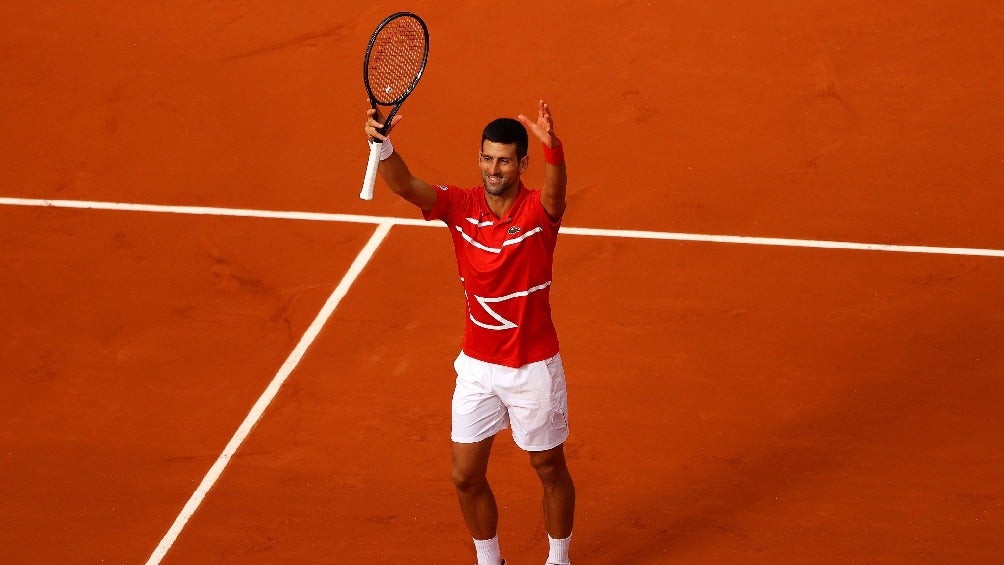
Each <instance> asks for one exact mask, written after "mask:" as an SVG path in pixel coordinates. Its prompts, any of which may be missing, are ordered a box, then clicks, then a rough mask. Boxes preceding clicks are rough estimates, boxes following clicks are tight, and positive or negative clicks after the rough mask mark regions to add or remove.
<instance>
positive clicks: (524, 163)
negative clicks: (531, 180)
mask: <svg viewBox="0 0 1004 565" xmlns="http://www.w3.org/2000/svg"><path fill="white" fill-rule="evenodd" d="M529 166H530V156H529V155H523V158H522V159H520V160H519V171H520V172H523V171H525V170H526V168H527V167H529Z"/></svg>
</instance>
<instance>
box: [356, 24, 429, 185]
mask: <svg viewBox="0 0 1004 565" xmlns="http://www.w3.org/2000/svg"><path fill="white" fill-rule="evenodd" d="M428 60H429V28H428V27H426V25H425V22H424V21H422V18H420V17H418V16H416V15H415V14H412V13H411V12H397V13H394V14H391V15H389V16H387V17H386V18H385V19H384V20H383V21H382V22H380V25H378V26H377V28H376V31H374V32H373V35H372V36H370V42H369V45H367V46H366V57H365V58H364V59H363V84H364V85H365V86H366V95H367V96H369V99H370V106H372V107H373V109H374V110H377V114H379V113H380V111H379V109H378V108H377V107H378V106H393V109H392V110H391V111H390V114H388V115H387V118H386V119H385V120H384V121H383V123H384V127H383V128H380V130H378V131H379V132H380V133H381V134H384V133H386V131H387V128H388V127H389V126H390V123H391V120H393V119H394V115H395V114H397V111H398V110H399V109H400V108H401V105H402V104H404V101H405V99H406V98H408V96H409V95H411V93H412V92H413V91H414V90H415V87H416V86H418V80H419V79H420V78H422V72H423V71H424V70H425V63H426V61H428ZM374 141H375V142H376V143H373V144H372V145H370V157H369V162H368V163H367V165H366V176H365V177H363V188H362V190H361V191H360V192H359V198H362V199H363V200H372V199H373V186H374V185H375V184H376V174H377V167H378V166H379V165H380V146H381V145H380V144H381V143H382V141H381V140H379V139H376V140H374Z"/></svg>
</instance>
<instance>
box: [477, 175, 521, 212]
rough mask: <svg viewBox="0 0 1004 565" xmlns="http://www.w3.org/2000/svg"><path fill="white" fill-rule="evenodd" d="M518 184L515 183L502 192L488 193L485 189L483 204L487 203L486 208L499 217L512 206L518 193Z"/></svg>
mask: <svg viewBox="0 0 1004 565" xmlns="http://www.w3.org/2000/svg"><path fill="white" fill-rule="evenodd" d="M519 189H520V185H519V184H515V185H513V186H511V187H510V188H509V190H506V191H505V192H503V193H502V194H498V195H495V194H488V192H487V191H485V204H487V205H488V209H489V210H491V211H492V214H493V215H494V216H495V217H496V218H499V219H501V218H502V217H503V216H505V215H506V212H508V211H509V208H512V205H513V203H514V202H516V197H517V196H518V195H519Z"/></svg>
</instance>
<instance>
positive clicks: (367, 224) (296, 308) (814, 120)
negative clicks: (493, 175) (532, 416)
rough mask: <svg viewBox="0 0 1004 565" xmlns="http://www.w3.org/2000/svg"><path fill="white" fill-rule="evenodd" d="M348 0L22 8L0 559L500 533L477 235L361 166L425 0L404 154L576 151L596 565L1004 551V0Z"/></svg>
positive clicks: (561, 278) (577, 381) (223, 559)
mask: <svg viewBox="0 0 1004 565" xmlns="http://www.w3.org/2000/svg"><path fill="white" fill-rule="evenodd" d="M349 4H350V3H338V2H319V1H313V0H310V1H306V0H305V1H298V2H279V1H268V2H216V1H212V2H207V1H190V2H189V1H185V2H163V3H148V2H139V3H133V2H124V1H123V2H100V1H91V2H84V3H77V4H76V5H74V6H72V7H71V6H69V5H60V4H59V3H55V4H52V3H44V5H43V3H39V2H24V1H13V2H7V3H4V4H3V5H2V6H0V31H2V37H3V39H2V40H0V75H2V77H3V79H2V83H0V107H2V109H3V118H2V120H0V164H2V165H0V198H2V200H0V265H2V268H0V367H2V378H0V424H2V425H0V492H2V496H0V563H11V564H27V563H32V564H34V563H88V564H89V563H157V562H163V563H170V564H189V563H207V564H208V563H240V564H245V563H269V564H274V563H289V564H303V563H323V564H339V565H340V564H349V565H354V564H362V565H368V564H384V563H428V564H461V565H469V564H470V563H473V562H474V555H473V549H472V547H471V544H470V539H469V537H468V535H467V533H466V530H465V528H464V526H463V523H462V520H461V518H460V514H459V510H458V507H457V503H456V499H455V494H454V490H453V485H452V484H451V482H450V477H449V398H450V394H451V391H452V387H453V378H454V375H453V373H452V366H451V363H452V360H453V358H454V357H455V355H456V353H457V351H458V348H459V344H460V339H461V332H462V329H463V322H464V312H463V295H462V291H461V287H460V285H459V283H458V281H457V279H456V268H455V265H454V260H453V255H452V251H451V248H450V241H449V236H448V234H447V232H446V230H445V229H444V228H443V227H442V226H441V225H438V224H429V225H420V224H421V223H420V222H413V221H412V220H415V219H417V218H418V214H417V212H416V210H414V209H413V208H412V207H411V206H410V205H408V204H406V203H403V202H399V201H398V200H397V199H396V198H395V197H394V196H393V195H392V194H390V193H389V191H387V189H386V187H385V186H384V185H383V184H382V182H381V183H379V184H378V186H377V197H376V199H375V200H374V201H372V202H363V201H360V200H359V199H358V197H357V194H358V190H359V184H360V182H361V179H362V175H363V172H364V169H365V159H366V154H367V148H366V145H365V143H364V140H363V135H362V123H363V117H364V116H363V113H364V110H365V108H366V107H367V105H366V101H365V94H364V92H363V90H362V85H361V70H360V67H361V59H362V54H363V50H364V48H365V44H366V41H367V39H368V38H369V34H370V32H371V31H372V29H373V28H374V26H375V25H376V24H377V22H379V21H380V20H381V19H382V18H383V17H384V16H385V15H387V14H389V13H391V12H393V11H395V10H397V9H401V8H406V9H412V10H414V11H416V12H418V13H419V14H420V15H422V16H423V17H424V18H425V19H426V21H427V22H428V24H429V27H430V29H431V33H432V41H431V46H432V53H431V57H430V64H429V67H428V69H427V70H426V75H425V77H424V78H423V79H422V83H421V84H420V86H419V88H418V91H417V92H416V94H415V95H414V96H413V97H412V98H411V99H409V100H408V102H407V104H406V105H405V107H404V109H403V110H402V112H401V113H402V115H404V116H405V119H404V120H403V121H402V122H401V124H400V127H399V128H398V129H397V130H395V133H394V141H395V145H396V146H397V148H398V150H399V151H401V153H402V154H403V155H404V156H405V157H406V158H407V160H408V162H409V164H410V165H411V167H412V169H413V171H415V172H416V174H418V175H419V176H421V177H422V178H424V179H426V180H428V181H432V182H449V183H453V184H460V185H466V186H471V185H474V184H476V183H477V182H479V177H478V176H477V169H476V162H475V156H476V153H475V152H476V149H477V140H478V135H479V134H480V130H481V128H482V127H483V125H484V123H486V122H487V121H488V120H490V119H491V118H494V117H497V116H514V115H515V114H516V113H520V112H522V113H533V112H535V111H536V102H537V100H538V98H544V99H546V100H547V101H548V102H549V103H550V104H551V106H552V108H553V111H554V115H555V120H556V124H557V133H558V134H559V135H560V136H561V138H562V139H563V141H564V143H565V146H566V153H567V155H568V160H569V175H570V185H569V208H568V211H567V213H566V216H565V220H564V225H565V227H566V228H569V229H567V230H566V233H565V234H563V235H562V236H561V237H560V238H559V244H558V251H557V255H556V275H555V277H556V278H555V281H554V287H553V291H552V300H553V307H554V313H555V318H556V323H557V324H558V330H559V336H560V338H561V342H562V350H563V356H564V359H565V364H566V368H567V370H568V373H569V375H568V377H569V395H570V403H571V425H572V437H571V439H570V440H569V442H568V444H567V446H566V450H567V453H568V454H569V459H570V465H571V469H572V472H573V475H574V476H575V479H576V483H577V487H578V495H579V504H578V507H577V516H576V526H575V536H574V542H573V546H572V558H573V561H574V562H575V563H576V564H577V565H582V564H593V565H625V564H628V565H634V564H662V563H667V564H669V563H764V564H777V563H966V564H974V563H999V562H1001V561H1004V537H1002V534H1001V532H1002V531H1004V479H1002V475H1001V469H1002V468H1004V411H1002V410H1001V406H1002V405H1004V353H1002V347H1001V344H1002V343H1004V298H1002V297H1004V293H1002V286H1004V251H1002V249H1004V222H1002V221H1001V213H1002V210H1004V191H1002V190H1001V189H1002V187H1004V133H1002V132H1004V111H1002V109H1004V72H1002V71H1004V7H1002V6H1001V5H1000V4H998V3H995V2H956V3H947V2H944V3H933V4H938V5H937V6H930V5H929V4H932V3H915V2H891V3H889V2H863V1H853V2H841V3H832V2H816V1H810V2H750V3H724V2H708V3H704V2H640V1H639V2H632V1H620V2H584V3H576V2H564V1H561V2H548V3H546V4H542V5H539V6H532V5H529V4H527V5H524V4H522V3H514V2H500V3H495V4H484V3H480V2H451V3H446V2H442V3H438V2H429V1H423V2H413V3H411V4H409V5H407V6H402V5H397V4H390V3H382V2H376V3H368V4H365V3H364V4H353V5H352V6H353V7H349V6H348V5H349ZM918 4H922V5H918ZM530 158H531V167H530V169H531V170H530V173H529V175H528V178H527V181H528V183H529V184H530V185H533V186H536V185H538V184H539V182H540V180H541V176H542V174H541V162H542V157H541V155H540V150H539V148H538V147H534V146H533V145H531V152H530ZM132 205H153V206H154V207H144V206H132ZM196 207H200V208H196ZM274 212H303V213H312V214H313V215H310V214H275V213H274ZM828 242H839V244H831V243H828ZM256 403H257V404H256ZM242 423H243V424H244V425H243V427H242ZM234 438H238V439H239V440H242V441H237V442H236V443H235V441H234ZM493 457H494V459H493V462H492V467H491V470H490V479H491V480H492V482H493V486H494V490H495V493H496V496H497V498H498V500H499V505H500V508H501V513H502V519H501V525H500V538H501V542H502V547H503V553H504V554H505V556H506V557H507V558H508V560H509V563H510V565H524V564H533V563H538V564H539V563H542V562H543V559H544V557H545V556H546V553H547V550H546V540H545V538H544V532H543V526H542V518H541V512H540V502H539V499H540V488H539V484H538V482H537V480H536V478H535V476H534V475H533V472H532V470H531V469H530V468H529V466H528V464H527V457H526V455H525V454H524V453H522V452H520V451H519V450H518V449H517V448H515V447H514V446H513V444H512V441H511V439H510V438H509V437H508V434H507V433H504V434H503V436H502V437H501V438H500V440H499V441H498V442H496V447H495V453H494V455H493ZM209 479H212V480H209ZM207 481H208V482H207ZM189 515H190V517H189Z"/></svg>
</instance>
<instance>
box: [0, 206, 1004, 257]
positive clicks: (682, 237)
mask: <svg viewBox="0 0 1004 565" xmlns="http://www.w3.org/2000/svg"><path fill="white" fill-rule="evenodd" d="M0 205H6V206H38V207H53V208H82V209H89V210H120V211H130V212H154V213H169V214H196V215H210V216H240V217H251V218H276V219H284V220H309V221H321V222H352V223H364V224H378V225H384V224H386V225H408V226H431V227H442V225H441V224H440V223H438V222H436V223H432V222H426V221H423V220H418V219H413V218H396V217H391V216H367V215H358V214H335V213H323V212H296V211H275V210H256V209H249V208H219V207H211V206H168V205H160V204H130V203H124V202H100V201H88V200H47V199H39V198H9V197H0ZM561 233H564V234H568V235H583V236H600V237H621V238H629V239H656V240H670V241H695V242H706V243H731V244H740V245H765V246H776V247H808V248H817V249H846V250H855V251H885V252H890V253H923V254H929V255H968V256H974V257H1001V258H1004V250H1002V249H980V248H972V247H936V246H926V245H889V244H882V243H861V242H852V241H827V240H814V239H792V238H776V237H752V236H737V235H712V234H695V233H676V232H660V231H644V230H619V229H598V228H576V227H562V228H561Z"/></svg>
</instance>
